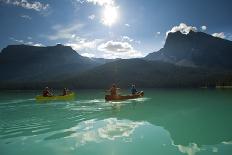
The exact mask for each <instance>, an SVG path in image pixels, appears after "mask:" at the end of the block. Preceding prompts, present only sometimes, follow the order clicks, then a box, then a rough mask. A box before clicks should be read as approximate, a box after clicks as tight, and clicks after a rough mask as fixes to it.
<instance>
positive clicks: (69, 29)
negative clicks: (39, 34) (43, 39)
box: [47, 24, 84, 40]
mask: <svg viewBox="0 0 232 155" xmlns="http://www.w3.org/2000/svg"><path fill="white" fill-rule="evenodd" d="M83 26H84V24H73V25H69V26H66V27H63V26H61V25H54V26H53V27H52V29H53V30H55V31H56V32H55V34H52V35H48V36H47V38H48V39H49V40H59V39H72V38H75V37H76V35H75V33H77V32H78V31H79V30H80V29H81V28H83Z"/></svg>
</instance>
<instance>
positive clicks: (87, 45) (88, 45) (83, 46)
mask: <svg viewBox="0 0 232 155" xmlns="http://www.w3.org/2000/svg"><path fill="white" fill-rule="evenodd" d="M101 41H102V40H101V39H94V40H87V39H85V38H80V37H77V38H76V39H75V40H74V41H71V42H69V43H66V44H65V45H66V46H71V47H72V48H73V49H74V50H76V51H80V50H88V49H96V47H97V45H98V44H99V43H100V42H101Z"/></svg>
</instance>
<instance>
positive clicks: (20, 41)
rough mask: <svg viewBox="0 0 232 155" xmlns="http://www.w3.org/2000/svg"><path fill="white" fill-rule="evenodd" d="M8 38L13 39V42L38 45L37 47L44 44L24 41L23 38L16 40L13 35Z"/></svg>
mask: <svg viewBox="0 0 232 155" xmlns="http://www.w3.org/2000/svg"><path fill="white" fill-rule="evenodd" d="M10 40H13V41H14V42H17V43H20V44H25V45H31V46H39V47H42V46H44V45H43V44H41V43H34V42H32V41H29V42H27V41H24V40H18V39H15V38H14V37H10Z"/></svg>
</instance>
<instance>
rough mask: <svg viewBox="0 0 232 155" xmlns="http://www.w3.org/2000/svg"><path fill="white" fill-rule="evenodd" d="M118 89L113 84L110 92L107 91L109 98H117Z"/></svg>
mask: <svg viewBox="0 0 232 155" xmlns="http://www.w3.org/2000/svg"><path fill="white" fill-rule="evenodd" d="M119 89H120V88H117V87H116V85H115V84H113V85H112V87H111V88H110V90H108V91H109V92H110V95H111V96H117V95H118V93H117V90H119Z"/></svg>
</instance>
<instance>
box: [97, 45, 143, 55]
mask: <svg viewBox="0 0 232 155" xmlns="http://www.w3.org/2000/svg"><path fill="white" fill-rule="evenodd" d="M98 50H99V51H102V52H104V54H103V57H105V58H125V59H128V58H136V57H142V56H143V55H142V53H141V52H139V51H136V50H135V49H134V48H133V47H132V45H131V44H130V43H128V42H115V41H108V42H106V43H102V44H101V45H99V46H98Z"/></svg>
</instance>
